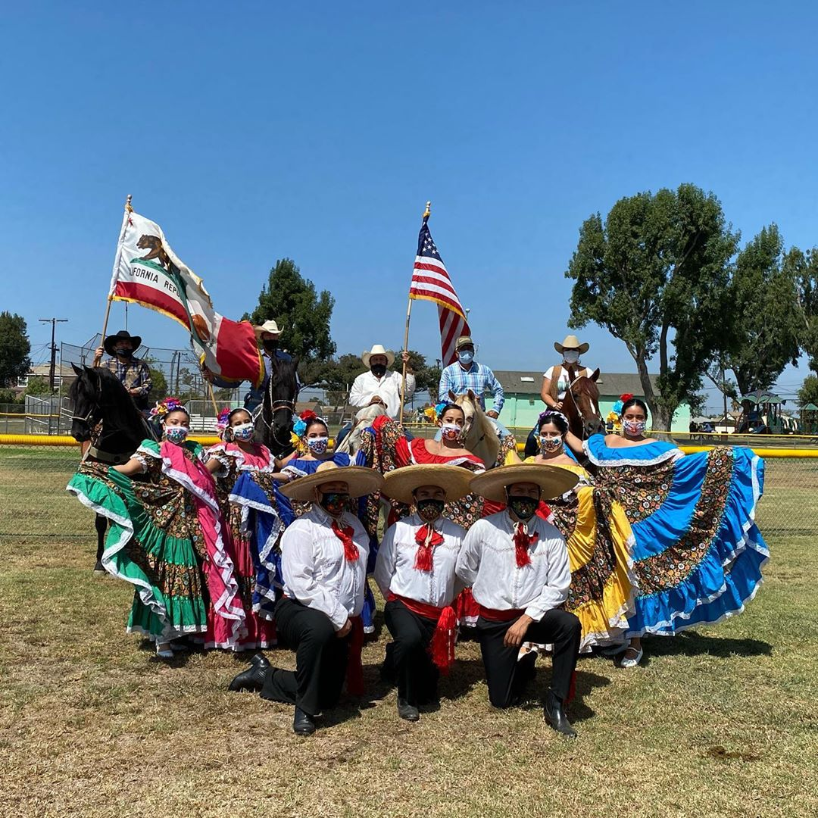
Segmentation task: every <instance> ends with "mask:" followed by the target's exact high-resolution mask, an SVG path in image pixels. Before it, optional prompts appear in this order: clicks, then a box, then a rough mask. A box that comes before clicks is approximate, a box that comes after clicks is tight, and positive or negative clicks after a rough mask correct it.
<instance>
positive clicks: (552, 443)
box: [540, 435, 562, 453]
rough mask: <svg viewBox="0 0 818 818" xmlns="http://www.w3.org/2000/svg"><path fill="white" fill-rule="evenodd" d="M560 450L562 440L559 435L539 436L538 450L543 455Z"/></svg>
mask: <svg viewBox="0 0 818 818" xmlns="http://www.w3.org/2000/svg"><path fill="white" fill-rule="evenodd" d="M561 448H562V438H561V437H560V436H559V435H554V436H553V437H552V436H551V435H540V449H541V450H542V451H543V452H544V453H545V452H548V453H551V452H556V451H559V450H560V449H561Z"/></svg>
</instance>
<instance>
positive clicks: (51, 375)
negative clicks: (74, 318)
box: [40, 318, 68, 392]
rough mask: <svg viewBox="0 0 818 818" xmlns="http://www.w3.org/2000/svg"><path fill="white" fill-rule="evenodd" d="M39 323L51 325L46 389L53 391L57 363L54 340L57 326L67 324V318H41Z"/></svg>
mask: <svg viewBox="0 0 818 818" xmlns="http://www.w3.org/2000/svg"><path fill="white" fill-rule="evenodd" d="M40 323H42V324H51V366H50V368H49V370H48V388H49V389H50V390H51V391H52V392H53V391H54V369H55V367H56V363H57V344H56V343H55V338H56V334H57V324H67V323H68V319H67V318H41V319H40Z"/></svg>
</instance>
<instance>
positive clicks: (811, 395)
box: [798, 375, 818, 407]
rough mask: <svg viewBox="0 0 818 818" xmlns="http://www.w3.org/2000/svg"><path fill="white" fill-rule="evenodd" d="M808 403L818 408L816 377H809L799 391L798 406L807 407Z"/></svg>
mask: <svg viewBox="0 0 818 818" xmlns="http://www.w3.org/2000/svg"><path fill="white" fill-rule="evenodd" d="M808 403H814V404H815V405H816V406H818V376H816V375H807V377H806V378H804V382H803V383H802V384H801V388H800V389H799V390H798V406H799V407H801V406H806V405H807V404H808Z"/></svg>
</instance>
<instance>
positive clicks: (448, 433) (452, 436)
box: [440, 423, 463, 440]
mask: <svg viewBox="0 0 818 818" xmlns="http://www.w3.org/2000/svg"><path fill="white" fill-rule="evenodd" d="M462 431H463V430H462V429H461V428H460V427H459V426H458V425H457V424H456V423H442V424H441V425H440V436H441V437H442V438H443V440H459V439H460V435H461V434H462Z"/></svg>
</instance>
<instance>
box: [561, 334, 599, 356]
mask: <svg viewBox="0 0 818 818" xmlns="http://www.w3.org/2000/svg"><path fill="white" fill-rule="evenodd" d="M590 346H591V345H590V344H581V343H580V342H579V338H577V336H576V335H566V336H565V339H564V340H563V342H562V343H561V344H559V343H557V342H556V341H554V349H556V350H557V352H559V354H560V355H562V353H563V352H564V351H565V350H566V349H576V350H578V351H579V354H580V355H584V354H585V353H586V352H587V351H588V349H589V348H590Z"/></svg>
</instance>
